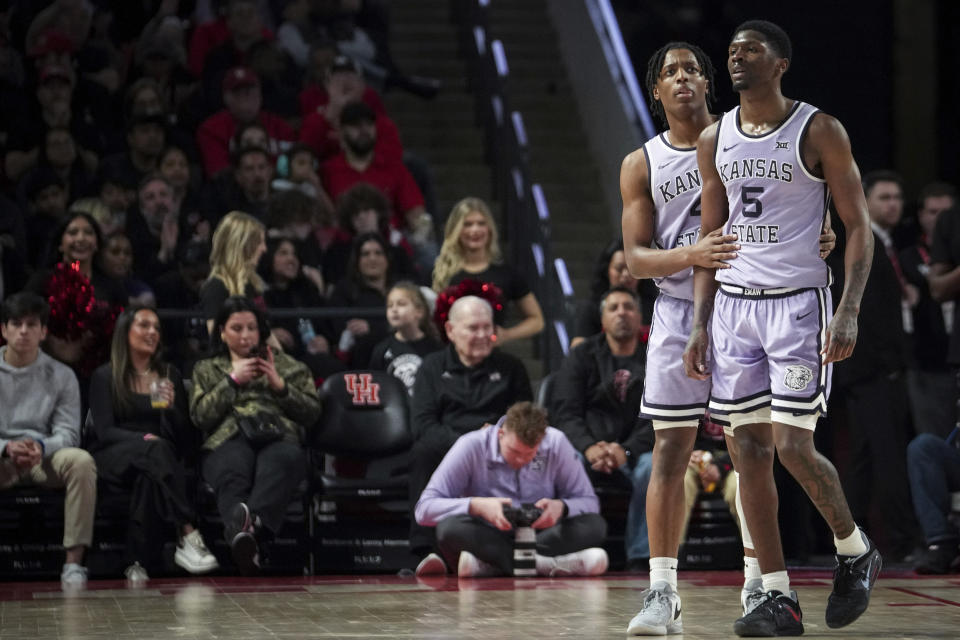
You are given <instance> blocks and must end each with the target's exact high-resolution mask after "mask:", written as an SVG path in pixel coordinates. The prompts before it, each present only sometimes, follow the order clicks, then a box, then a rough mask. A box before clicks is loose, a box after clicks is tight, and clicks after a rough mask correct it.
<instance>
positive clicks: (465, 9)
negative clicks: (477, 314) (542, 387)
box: [450, 0, 574, 373]
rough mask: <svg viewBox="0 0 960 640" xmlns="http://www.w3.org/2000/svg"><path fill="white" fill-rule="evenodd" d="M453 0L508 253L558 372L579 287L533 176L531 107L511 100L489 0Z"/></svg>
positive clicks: (542, 350)
mask: <svg viewBox="0 0 960 640" xmlns="http://www.w3.org/2000/svg"><path fill="white" fill-rule="evenodd" d="M450 5H451V15H452V16H453V19H454V22H455V23H456V25H457V27H458V33H459V45H460V47H461V51H462V53H463V55H464V57H465V58H466V60H467V65H468V78H467V81H468V83H469V85H470V88H471V89H472V91H473V95H474V101H475V108H474V113H475V114H476V116H477V119H478V124H479V125H480V126H481V127H482V128H483V129H484V131H485V133H486V138H485V143H486V157H487V160H488V162H489V163H490V164H491V166H492V168H493V172H492V174H493V193H494V197H495V198H496V199H497V201H498V202H499V203H500V205H501V212H502V222H501V224H502V231H503V234H504V236H505V238H506V239H507V240H508V242H509V247H510V255H509V256H508V259H509V260H510V261H511V263H512V265H513V266H514V267H515V268H516V269H517V270H518V271H519V272H520V273H524V274H529V277H530V281H529V285H530V289H531V290H532V291H533V292H534V295H536V297H537V300H538V301H539V302H540V305H541V307H542V308H543V314H544V321H545V328H544V331H543V333H542V334H541V336H540V342H539V345H538V346H539V356H540V359H541V361H542V363H543V371H544V373H546V372H549V371H555V370H556V369H557V368H558V367H559V366H560V364H561V363H562V361H563V359H564V357H566V355H567V351H568V349H569V344H570V343H569V334H570V331H569V328H570V321H571V318H572V315H573V314H572V309H573V305H574V291H573V287H572V285H571V283H570V278H569V276H568V275H567V268H566V263H565V262H564V260H563V259H562V258H558V257H555V256H554V255H553V249H552V246H551V241H550V209H549V206H548V204H547V197H546V195H545V194H544V192H543V188H542V187H541V185H540V184H538V183H536V182H534V181H533V179H532V178H531V172H530V158H529V144H528V139H527V134H526V126H525V124H524V117H523V114H522V113H521V112H520V111H518V110H516V109H513V108H512V107H511V100H510V84H511V82H513V81H512V79H511V77H510V67H509V62H508V58H507V52H506V50H505V49H504V46H503V43H502V42H501V41H500V40H496V39H494V38H492V37H491V32H490V29H489V26H488V25H489V20H488V15H487V11H488V6H489V0H451V1H450ZM534 274H536V275H535V276H534Z"/></svg>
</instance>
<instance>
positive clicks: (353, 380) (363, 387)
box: [343, 373, 380, 406]
mask: <svg viewBox="0 0 960 640" xmlns="http://www.w3.org/2000/svg"><path fill="white" fill-rule="evenodd" d="M343 383H344V385H345V386H346V388H347V393H349V394H350V395H352V396H353V404H356V405H365V404H369V405H373V406H376V405H379V404H380V384H379V383H377V382H374V381H373V376H372V375H370V374H369V373H361V374H359V375H358V374H356V373H345V374H343Z"/></svg>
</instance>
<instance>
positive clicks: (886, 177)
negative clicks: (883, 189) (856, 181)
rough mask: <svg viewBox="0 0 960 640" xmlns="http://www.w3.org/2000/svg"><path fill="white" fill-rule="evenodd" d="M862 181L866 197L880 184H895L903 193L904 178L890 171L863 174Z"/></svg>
mask: <svg viewBox="0 0 960 640" xmlns="http://www.w3.org/2000/svg"><path fill="white" fill-rule="evenodd" d="M862 180H863V193H864V195H870V190H871V189H873V187H874V186H875V185H876V184H877V183H878V182H895V183H897V186H898V187H900V191H903V178H901V177H900V174H899V173H897V172H896V171H890V170H889V169H877V170H876V171H868V172H867V173H865V174H863V178H862Z"/></svg>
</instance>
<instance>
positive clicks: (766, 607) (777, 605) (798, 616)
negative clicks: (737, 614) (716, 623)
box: [733, 591, 803, 638]
mask: <svg viewBox="0 0 960 640" xmlns="http://www.w3.org/2000/svg"><path fill="white" fill-rule="evenodd" d="M763 598H764V599H763V601H762V602H761V603H760V604H758V605H757V606H756V607H755V608H754V609H753V610H752V611H751V612H750V613H748V614H746V615H745V616H743V617H742V618H740V619H739V620H737V621H736V622H734V623H733V631H734V633H736V634H737V635H738V636H747V637H761V638H771V637H774V636H799V635H802V634H803V613H802V612H801V611H800V601H799V599H798V598H797V592H796V591H791V592H790V595H789V596H785V595H783V594H782V593H780V592H779V591H768V592H767V593H765V594H764V596H763Z"/></svg>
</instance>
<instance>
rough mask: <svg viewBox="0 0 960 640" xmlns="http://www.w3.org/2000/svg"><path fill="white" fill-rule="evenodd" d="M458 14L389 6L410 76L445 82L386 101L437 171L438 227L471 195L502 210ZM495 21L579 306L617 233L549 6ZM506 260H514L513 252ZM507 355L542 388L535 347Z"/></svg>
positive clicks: (518, 9)
mask: <svg viewBox="0 0 960 640" xmlns="http://www.w3.org/2000/svg"><path fill="white" fill-rule="evenodd" d="M469 1H472V0H469ZM450 7H451V2H450V0H418V1H417V2H408V3H394V4H393V5H391V12H392V18H393V33H392V38H391V43H392V46H393V55H394V57H395V59H396V60H397V63H398V65H399V66H400V67H401V68H402V69H403V70H405V71H406V72H408V73H413V74H418V75H424V76H432V77H436V78H439V79H440V80H441V81H442V82H443V89H442V90H441V92H440V94H439V95H438V96H437V98H436V99H434V100H433V101H431V102H424V101H423V100H421V99H420V98H417V97H414V96H411V95H408V94H405V93H401V92H391V93H388V94H387V95H386V97H385V100H386V104H387V109H388V111H389V112H390V114H391V116H392V117H393V118H394V119H395V121H396V122H397V125H398V127H399V129H400V131H401V136H402V138H403V143H404V146H405V148H407V149H410V150H411V151H414V152H415V153H417V154H419V155H420V156H422V157H423V158H424V159H426V160H427V162H428V163H429V164H430V166H431V168H432V170H433V174H434V177H435V179H436V190H437V197H436V199H437V208H438V209H439V212H438V214H439V217H441V218H442V217H445V216H446V214H447V212H449V210H450V207H451V206H452V205H453V203H455V202H456V201H457V200H459V199H460V198H461V197H463V196H465V195H468V194H470V195H476V196H479V197H481V198H483V199H484V200H486V201H488V202H491V204H492V206H493V208H494V210H495V213H497V212H499V211H501V210H502V206H501V203H499V202H497V201H496V200H495V191H494V188H493V186H492V182H493V175H492V171H491V167H490V165H489V163H488V162H487V158H486V157H485V142H484V132H483V129H482V128H481V126H480V125H479V124H478V118H479V115H478V114H477V113H476V107H475V102H474V95H473V94H472V93H471V89H470V87H469V85H468V81H467V79H466V78H467V76H468V64H467V61H466V60H465V59H464V56H463V54H462V52H461V51H460V50H459V47H458V34H457V25H455V24H454V22H453V21H452V18H451V8H450ZM489 19H490V22H489V37H490V38H497V39H499V40H501V41H502V43H503V46H504V51H505V53H506V59H507V64H508V66H509V71H510V75H509V79H508V83H509V93H510V100H511V107H512V109H514V110H516V111H519V112H520V113H521V114H522V117H523V123H524V128H525V132H526V135H527V137H528V152H529V166H530V170H531V176H530V177H531V179H532V180H533V181H536V182H539V183H540V184H541V186H542V188H543V193H544V195H545V197H546V200H547V203H548V206H549V211H550V218H551V227H550V229H551V246H552V251H553V255H554V256H555V257H562V258H564V259H565V260H566V262H567V266H568V269H569V275H570V280H571V284H572V285H573V290H574V293H575V296H576V297H577V298H578V299H585V298H587V297H588V295H589V285H590V275H591V270H592V268H593V264H594V260H595V257H596V256H597V254H598V253H599V252H600V250H601V249H602V247H603V246H604V245H605V244H606V243H607V242H608V241H609V239H610V238H611V237H612V235H613V234H615V233H616V232H617V230H615V229H612V228H611V225H610V223H609V218H610V216H609V215H608V213H607V211H606V208H605V205H604V203H603V196H602V192H601V189H600V185H599V182H598V177H597V171H596V170H595V168H594V165H593V161H592V158H591V156H590V152H589V150H588V145H587V140H586V137H585V135H584V132H583V128H582V127H581V125H580V116H579V113H578V111H577V108H576V102H575V100H574V97H573V94H572V91H571V88H570V85H569V82H568V80H567V78H566V71H565V69H564V67H563V65H562V63H561V62H559V61H560V60H561V55H560V50H559V45H558V43H557V39H556V37H555V35H554V33H553V30H552V27H551V24H550V20H549V17H548V15H547V8H546V5H545V3H544V2H543V1H542V0H524V1H523V2H496V1H494V2H491V3H490V7H489ZM503 228H504V224H503V221H502V220H501V229H503ZM505 252H506V253H507V255H510V252H509V250H508V248H507V247H505ZM541 302H542V301H541ZM545 311H548V310H545ZM547 320H548V322H549V321H550V318H549V317H548V318H547ZM507 350H508V351H511V352H512V353H514V354H515V355H517V356H519V357H521V358H522V359H523V360H524V362H525V364H526V365H527V368H528V371H530V374H531V378H533V379H534V380H537V379H539V378H540V377H541V375H542V373H544V372H543V371H542V363H541V361H540V360H541V359H540V357H539V355H538V354H537V353H536V350H535V349H534V347H533V344H532V342H531V341H523V344H519V345H515V346H513V345H510V346H508V348H507Z"/></svg>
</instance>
